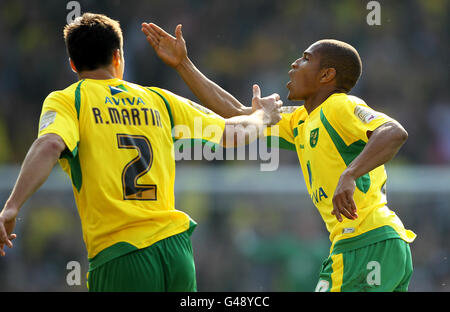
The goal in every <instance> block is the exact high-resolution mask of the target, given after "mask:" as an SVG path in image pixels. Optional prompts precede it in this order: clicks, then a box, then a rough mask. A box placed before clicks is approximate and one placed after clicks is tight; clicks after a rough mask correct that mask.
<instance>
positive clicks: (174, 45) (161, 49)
mask: <svg viewBox="0 0 450 312" xmlns="http://www.w3.org/2000/svg"><path fill="white" fill-rule="evenodd" d="M181 27H182V26H181V24H179V25H177V27H176V28H175V36H176V37H173V36H172V35H170V34H168V33H167V32H166V31H165V30H163V29H162V28H161V27H159V26H157V25H155V24H153V23H142V32H143V33H144V34H145V36H146V38H147V41H148V42H149V43H150V45H151V46H152V47H153V49H154V50H155V52H156V54H157V55H158V57H159V58H160V59H161V60H162V61H163V62H164V63H166V64H167V65H169V66H171V67H174V68H175V67H177V66H178V65H179V64H180V63H181V61H182V60H183V59H184V58H186V57H187V49H186V41H185V40H184V38H183V34H182V32H181Z"/></svg>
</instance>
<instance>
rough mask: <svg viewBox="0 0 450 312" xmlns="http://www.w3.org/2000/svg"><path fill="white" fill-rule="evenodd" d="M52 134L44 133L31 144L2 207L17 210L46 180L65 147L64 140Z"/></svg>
mask: <svg viewBox="0 0 450 312" xmlns="http://www.w3.org/2000/svg"><path fill="white" fill-rule="evenodd" d="M54 136H56V135H53V134H47V135H44V136H42V137H40V138H38V139H37V140H36V141H34V143H33V144H32V145H31V147H30V150H29V151H28V153H27V155H26V157H25V160H24V161H23V164H22V167H21V169H20V173H19V176H18V178H17V181H16V184H15V186H14V188H13V190H12V192H11V195H10V197H9V198H8V200H7V202H6V204H5V208H4V209H7V210H9V209H12V210H13V211H15V212H18V211H19V209H20V208H21V207H22V205H23V204H24V203H25V202H26V200H27V199H28V198H29V197H30V196H31V195H32V194H33V193H34V192H35V191H36V190H37V189H38V188H39V187H40V186H41V185H42V184H43V183H44V182H45V181H46V180H47V178H48V176H49V175H50V172H51V171H52V168H53V167H54V165H55V164H56V162H57V161H58V158H59V156H60V155H61V152H62V151H63V150H64V148H65V144H64V142H63V141H62V140H61V139H60V138H59V137H58V138H59V140H58V138H55V137H54Z"/></svg>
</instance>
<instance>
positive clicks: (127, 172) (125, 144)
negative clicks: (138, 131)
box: [117, 134, 157, 200]
mask: <svg viewBox="0 0 450 312" xmlns="http://www.w3.org/2000/svg"><path fill="white" fill-rule="evenodd" d="M117 145H118V147H119V148H124V149H135V150H137V152H138V155H137V156H136V157H135V158H133V159H132V160H131V161H130V162H129V163H127V164H126V166H125V168H123V171H122V187H123V199H124V200H156V199H157V198H156V184H139V183H137V180H138V179H139V178H140V177H142V176H143V175H144V174H146V173H147V172H148V171H149V170H150V168H151V166H152V163H153V150H152V145H151V144H150V141H149V140H148V139H147V138H146V137H145V136H143V135H129V134H117Z"/></svg>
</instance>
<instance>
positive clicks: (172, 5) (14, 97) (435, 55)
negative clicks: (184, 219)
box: [0, 0, 450, 291]
mask: <svg viewBox="0 0 450 312" xmlns="http://www.w3.org/2000/svg"><path fill="white" fill-rule="evenodd" d="M67 2H68V1H61V0H45V1H25V0H2V1H1V2H0V42H2V49H0V166H1V165H5V166H6V165H16V166H17V165H19V164H20V163H21V162H22V160H23V158H24V157H25V154H26V152H27V150H28V148H29V146H30V145H31V143H32V142H33V140H34V139H35V138H36V135H37V128H38V119H39V115H40V110H41V106H42V103H43V101H44V99H45V97H46V96H47V95H48V94H49V93H50V92H52V91H54V90H58V89H63V88H65V87H67V86H68V85H70V84H72V83H74V82H75V81H76V80H77V77H76V75H75V74H74V73H73V72H72V71H71V70H70V67H69V63H68V56H67V54H66V50H65V46H64V40H63V35H62V30H63V27H64V25H65V24H66V18H67V14H68V13H69V12H70V11H69V10H68V9H67V8H66V4H67ZM368 2H369V1H365V0H342V1H324V0H277V1H271V0H269V1H259V0H245V1H223V0H212V1H201V0H174V1H172V0H170V1H168V0H151V1H144V0H139V1H123V0H100V1H94V0H85V1H83V0H80V1H78V3H79V4H80V6H81V12H82V13H84V12H95V13H103V14H106V15H108V16H110V17H112V18H114V19H116V20H119V21H120V23H121V26H122V30H123V34H124V52H125V63H126V65H125V66H126V67H125V77H124V79H125V80H128V81H132V82H136V83H138V84H141V85H148V86H158V87H162V88H165V89H168V90H170V91H172V92H175V93H177V94H179V95H182V96H185V97H187V98H190V99H192V100H196V98H195V97H194V95H193V94H192V93H191V92H190V91H189V89H188V88H187V87H186V86H185V84H184V83H183V81H182V80H181V78H179V77H178V76H177V75H176V73H175V71H174V70H172V69H170V68H168V67H167V66H165V65H164V64H163V63H162V62H161V61H160V60H159V59H158V58H157V57H156V55H155V53H154V52H153V50H152V48H151V47H150V46H149V45H148V43H147V41H146V40H145V38H144V36H143V34H142V33H141V30H140V29H141V26H140V25H141V22H144V21H146V22H154V23H156V24H158V25H160V26H161V27H163V28H164V29H166V30H167V31H169V32H170V33H173V32H174V29H175V26H176V25H177V24H179V23H181V24H183V34H184V37H185V39H186V41H187V46H188V54H189V56H190V58H191V59H192V60H193V61H194V63H195V64H196V65H197V67H198V68H199V69H200V70H201V71H203V72H204V73H205V74H206V75H207V76H208V77H209V78H211V79H212V80H214V81H215V82H217V83H218V84H219V85H221V86H222V87H224V88H225V89H226V90H228V91H229V92H231V93H232V94H233V95H235V96H236V98H237V99H239V100H240V101H241V102H242V103H243V104H244V105H247V106H249V105H250V102H251V96H252V91H251V86H252V84H253V83H258V84H259V85H260V86H261V89H262V93H263V95H269V94H271V93H273V92H277V93H279V94H280V95H281V98H282V100H283V101H284V103H285V105H301V103H295V102H290V101H288V100H287V99H286V95H287V89H286V87H285V84H286V82H287V81H288V79H289V78H288V75H287V72H288V71H289V69H290V65H291V63H292V62H293V61H295V59H297V58H298V57H300V56H301V55H302V52H303V51H304V50H305V49H306V48H307V47H308V46H309V45H310V44H312V43H314V42H315V41H317V40H320V39H324V38H335V39H339V40H343V41H346V42H348V43H350V44H352V45H353V46H354V47H355V48H356V49H357V50H358V51H359V53H360V56H361V58H362V62H363V73H362V76H361V79H360V81H359V82H358V84H357V85H356V86H355V88H354V89H353V90H352V92H351V94H354V95H357V96H359V97H361V98H363V99H364V100H365V101H366V102H367V104H368V105H370V106H371V107H372V108H374V109H376V110H380V111H382V112H384V113H386V114H388V115H390V116H391V117H393V118H395V119H397V120H398V121H399V122H400V123H401V124H402V125H403V126H404V127H405V128H406V130H407V131H408V132H409V139H408V141H407V142H406V144H405V145H404V146H403V148H402V149H401V151H400V152H399V154H398V156H397V157H396V158H395V159H394V160H393V161H392V164H393V165H398V166H424V165H425V166H441V167H442V168H444V167H445V168H448V167H449V166H450V135H449V133H450V96H449V86H450V84H449V71H450V61H449V55H450V53H449V40H448V39H449V30H450V18H449V17H450V16H449V12H450V2H449V1H447V0H411V1H378V2H379V3H380V6H381V25H373V26H370V25H368V23H367V20H366V17H367V14H368V13H369V12H370V11H369V10H368V9H367V8H366V5H367V3H368ZM281 162H282V164H283V165H291V166H294V167H295V166H296V165H297V164H298V160H297V156H296V154H295V153H293V152H281ZM193 163H194V165H198V163H201V165H202V166H211V167H212V169H214V168H216V167H220V166H233V165H234V163H236V162H231V161H229V162H226V163H225V162H218V161H215V162H212V163H208V162H206V161H202V162H197V161H195V162H189V161H182V162H180V163H178V164H177V167H178V166H192V165H193ZM244 163H245V162H244ZM239 165H242V161H241V162H239ZM298 170H300V168H298ZM442 172H445V171H442ZM446 172H448V170H447V171H446ZM388 176H389V171H388ZM298 177H299V181H298V183H299V184H302V183H304V182H303V180H302V178H301V174H300V172H299V173H298ZM4 178H5V177H3V176H2V177H0V179H4ZM8 178H11V177H8ZM14 178H15V177H14ZM249 178H251V177H249ZM417 178H418V182H417V183H419V184H420V176H418V177H417ZM448 180H449V182H450V176H449V178H448ZM280 183H282V181H281V182H280ZM428 186H429V185H428ZM263 191H264V190H261V192H263ZM9 192H10V189H7V188H6V189H2V190H0V199H2V202H4V200H6V198H7V196H8V194H9ZM70 192H71V189H70V185H69V187H68V189H67V191H61V192H60V193H58V194H57V195H55V194H53V193H51V192H50V193H49V192H45V191H42V192H41V193H39V194H37V195H36V196H35V197H33V198H32V199H33V200H32V201H31V202H29V203H27V205H28V206H27V207H28V210H27V212H26V213H29V214H33V215H34V217H33V218H31V217H29V218H26V215H24V219H23V220H24V222H22V223H20V222H19V223H20V224H19V229H20V231H22V232H20V233H21V234H23V236H22V237H23V238H22V241H21V242H19V240H18V245H19V247H18V251H16V252H12V254H11V256H10V257H9V258H8V256H7V257H6V258H4V259H0V290H1V291H8V290H12V291H14V290H74V288H70V287H68V286H67V283H66V280H65V278H62V279H61V275H63V276H65V274H66V272H67V270H66V267H65V265H66V263H67V262H68V261H70V260H77V259H78V261H80V262H82V264H83V265H82V267H83V268H84V269H85V270H87V264H86V260H85V259H84V258H85V250H84V245H83V243H82V237H81V229H80V224H79V219H77V218H78V216H77V212H76V207H75V205H74V201H73V196H72V195H71V194H70ZM178 195H179V196H178ZM177 196H178V197H177V203H182V204H181V205H182V206H183V208H184V210H185V211H188V212H191V213H192V214H194V216H193V217H194V219H197V220H198V221H199V224H200V225H199V227H198V228H197V230H196V232H194V233H195V234H194V236H193V242H194V245H195V246H196V247H197V248H196V249H195V250H196V259H197V264H198V269H197V270H198V276H199V281H198V283H199V290H205V291H207V290H211V291H234V290H244V291H259V290H262V291H311V290H313V289H314V286H315V284H316V282H317V277H318V272H319V269H320V264H321V261H322V260H324V259H325V258H326V256H327V253H328V248H329V241H328V237H327V236H328V235H327V233H325V229H324V225H323V222H322V221H321V220H320V216H319V214H318V212H317V211H316V210H315V208H314V207H313V206H312V204H311V203H310V199H309V198H308V196H307V195H306V194H303V195H301V194H300V193H299V194H297V195H295V194H289V195H286V194H272V195H271V196H266V197H264V196H262V195H260V194H259V195H258V194H257V193H254V194H251V193H249V194H240V195H236V196H230V194H223V193H214V192H212V193H211V192H210V193H189V192H185V193H179V194H177ZM255 198H259V200H255ZM390 204H391V206H392V207H395V208H394V210H395V211H396V212H398V213H399V214H400V217H401V218H402V220H405V219H407V221H408V222H405V221H404V222H405V223H407V224H406V225H407V227H408V228H411V229H412V230H414V231H415V232H416V233H417V234H418V235H419V236H418V240H417V243H415V244H416V247H414V246H412V251H413V257H415V258H414V263H415V266H416V271H415V275H414V277H413V280H412V284H411V285H412V286H411V289H412V290H416V291H420V290H422V291H449V290H450V286H449V285H448V283H450V264H449V262H448V256H449V251H450V246H449V243H448V242H447V241H446V239H447V238H448V237H449V235H450V230H449V225H448V224H449V222H446V221H450V205H449V194H441V193H439V195H436V194H434V193H426V192H424V193H420V194H418V193H417V192H416V193H414V194H413V193H407V192H406V193H401V194H397V195H396V196H395V197H393V198H392V200H391V202H390ZM280 206H281V207H282V208H281V212H279V211H278V210H274V209H273V208H274V207H277V209H279V207H280ZM423 214H426V216H425V217H424V216H423ZM27 220H28V221H27ZM267 220H270V222H269V221H267ZM195 246H194V247H195ZM224 259H226V260H225V261H224ZM83 261H85V262H84V263H83ZM53 277H54V278H53ZM243 277H246V278H245V279H244V278H243ZM80 287H81V288H75V290H86V288H85V287H84V285H82V286H80Z"/></svg>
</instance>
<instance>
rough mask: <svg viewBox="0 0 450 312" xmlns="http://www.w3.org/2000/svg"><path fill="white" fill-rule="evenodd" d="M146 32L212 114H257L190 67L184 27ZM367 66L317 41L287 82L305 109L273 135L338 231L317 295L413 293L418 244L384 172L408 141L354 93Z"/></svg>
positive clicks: (352, 53)
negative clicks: (392, 203) (392, 200)
mask: <svg viewBox="0 0 450 312" xmlns="http://www.w3.org/2000/svg"><path fill="white" fill-rule="evenodd" d="M142 31H143V32H144V34H145V35H146V37H147V40H148V41H149V43H150V44H151V45H152V47H153V48H154V50H155V52H156V53H157V55H158V56H159V57H160V58H161V59H162V60H163V61H164V62H165V63H166V64H168V65H169V66H172V67H173V68H175V70H176V71H177V72H178V74H179V75H180V76H181V77H182V78H183V80H184V81H185V82H186V84H187V85H188V86H189V87H190V89H191V90H192V91H193V92H194V94H195V95H196V96H197V97H198V98H199V99H201V102H202V103H203V104H205V105H207V107H208V109H211V110H212V111H214V112H216V113H218V114H220V115H223V116H236V115H242V114H244V115H245V114H249V113H251V112H252V108H250V107H245V106H244V105H242V104H241V103H240V102H239V101H238V100H236V99H235V98H234V97H233V96H232V95H231V94H229V93H228V92H227V91H225V90H223V89H222V88H221V87H219V86H218V85H216V84H215V83H214V82H212V81H211V80H209V79H208V78H207V77H205V76H204V75H203V74H202V73H201V72H200V71H199V70H198V69H197V68H196V67H195V65H194V64H193V63H192V62H191V61H190V59H189V58H188V56H187V50H186V44H185V41H184V38H183V36H182V32H181V25H178V26H177V27H176V29H175V37H173V36H171V35H170V34H168V33H167V32H165V31H164V30H163V29H161V28H160V27H159V26H157V25H155V24H153V23H150V24H148V23H143V24H142ZM361 70H362V65H361V59H360V57H359V54H358V52H357V51H356V50H355V49H354V48H353V47H352V46H351V45H349V44H347V43H344V42H342V41H337V40H321V41H318V42H316V43H314V44H312V45H311V46H310V47H308V49H307V50H305V52H304V53H303V55H302V57H301V58H299V59H297V60H296V61H295V62H294V63H292V65H291V70H290V71H289V78H290V81H289V82H288V83H287V88H288V90H289V94H288V99H289V100H303V101H304V105H303V106H300V107H292V108H288V107H284V109H289V110H286V113H283V114H282V119H281V121H280V122H279V123H278V124H277V125H275V126H272V127H270V128H267V131H266V133H265V134H266V135H267V136H276V137H277V138H278V145H279V147H283V148H288V149H292V150H294V151H296V152H297V155H298V159H299V161H300V165H301V168H302V172H303V175H304V178H305V182H306V185H307V189H308V192H309V194H310V196H311V199H312V201H313V203H314V205H315V206H316V207H317V209H318V210H319V212H320V214H321V216H322V218H323V220H324V222H325V224H326V227H327V229H328V231H329V232H330V241H331V248H330V256H329V257H328V258H327V259H326V260H325V261H324V263H323V265H322V268H321V272H320V276H319V282H318V284H317V287H316V291H406V290H407V289H408V285H409V281H410V278H411V275H412V270H413V269H412V259H411V251H410V247H409V243H411V242H412V241H413V240H414V238H415V236H416V235H415V234H414V233H413V232H412V231H409V230H406V229H405V227H404V226H403V224H402V222H401V221H400V219H399V218H398V217H397V215H396V214H395V213H394V212H393V211H392V210H390V209H389V208H388V207H387V201H386V189H385V184H386V180H387V175H386V171H385V168H384V166H383V165H384V164H385V163H386V162H387V161H389V160H390V159H392V158H393V157H394V156H395V154H396V153H397V151H398V150H399V148H400V147H401V146H402V144H403V143H404V142H405V140H406V139H407V136H408V135H407V132H406V131H405V130H404V129H403V127H402V126H401V125H400V124H399V123H398V122H397V121H395V120H394V119H392V118H390V117H388V116H387V115H385V114H383V113H380V112H376V111H374V110H372V109H371V108H370V107H369V106H368V105H367V104H366V103H365V102H364V101H363V100H361V99H359V98H357V97H355V96H351V95H348V93H349V92H350V90H351V89H352V88H353V86H354V85H355V84H356V82H357V81H358V79H359V77H360V75H361ZM224 99H225V101H224ZM219 100H221V101H219ZM224 102H225V103H226V104H227V105H223V103H224ZM253 109H254V107H253ZM271 141H272V140H268V143H269V142H271Z"/></svg>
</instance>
